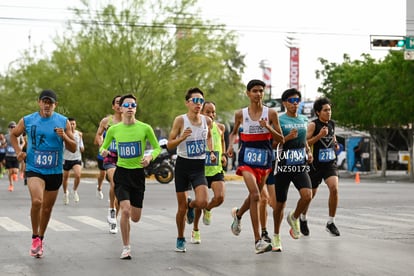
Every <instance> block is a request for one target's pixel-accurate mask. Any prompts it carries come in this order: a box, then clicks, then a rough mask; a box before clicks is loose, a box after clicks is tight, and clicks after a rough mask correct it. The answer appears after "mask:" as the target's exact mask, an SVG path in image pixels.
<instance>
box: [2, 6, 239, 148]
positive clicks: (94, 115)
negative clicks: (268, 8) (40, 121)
mask: <svg viewBox="0 0 414 276" xmlns="http://www.w3.org/2000/svg"><path fill="white" fill-rule="evenodd" d="M82 3H83V8H81V9H74V12H75V14H76V19H75V20H72V21H70V22H69V24H68V27H67V30H66V32H65V33H64V34H62V35H61V36H57V37H56V38H55V39H54V42H55V44H56V50H55V51H54V52H53V53H51V55H50V56H48V55H46V54H45V55H44V56H43V57H42V58H40V59H34V58H32V56H34V54H35V53H33V52H30V53H29V52H28V53H26V55H24V56H23V57H22V58H21V59H19V60H18V61H16V63H15V65H14V68H17V69H10V70H9V71H8V72H7V73H6V75H5V76H2V77H1V78H0V82H1V86H0V87H1V88H0V93H1V95H2V98H3V96H5V98H6V99H12V98H14V97H16V96H18V97H19V98H22V99H24V106H25V108H21V106H22V103H20V104H19V105H17V104H15V103H13V104H10V105H8V106H7V105H6V104H4V102H3V101H2V103H1V104H0V105H1V108H2V110H6V109H3V107H5V108H7V111H8V112H5V114H6V115H5V119H4V120H5V121H7V120H10V118H11V115H12V114H13V116H21V115H23V114H25V113H26V112H27V110H28V109H29V108H28V107H30V109H33V110H36V105H35V100H36V99H37V95H38V93H40V91H41V89H44V88H50V89H53V90H55V91H56V92H57V94H58V98H59V102H60V104H61V105H60V106H58V109H57V111H58V112H61V113H63V114H65V115H67V116H70V117H76V119H77V121H78V125H79V129H80V130H82V131H83V132H84V133H85V134H87V133H94V132H95V131H96V128H97V126H98V124H99V121H100V120H101V119H102V118H103V117H104V116H105V115H106V114H108V113H111V99H112V98H113V96H115V95H117V94H126V93H133V94H134V95H135V96H136V97H137V99H138V110H137V117H138V118H139V119H140V120H142V121H145V122H148V123H150V124H151V125H152V126H153V127H154V128H155V127H160V128H162V129H164V130H165V131H168V129H169V127H170V125H171V124H172V120H173V118H174V117H175V116H176V115H178V114H180V113H184V112H185V110H184V105H183V102H184V94H185V91H186V90H187V89H188V88H190V87H194V86H198V87H200V88H201V89H202V90H203V91H204V92H205V97H206V99H208V100H212V101H215V102H216V104H217V108H218V113H219V116H220V115H221V117H223V118H224V115H225V114H226V113H227V112H228V111H229V110H230V111H232V110H235V109H236V108H239V107H240V106H241V105H242V104H243V102H244V101H245V99H244V97H243V95H244V94H243V91H244V85H243V84H242V81H241V75H242V73H243V70H244V67H245V64H244V56H243V55H241V53H240V52H239V51H238V50H237V36H236V35H235V33H234V32H232V31H227V30H226V28H225V26H224V25H221V24H213V23H212V22H210V21H205V20H203V19H201V16H200V12H199V11H198V10H197V9H196V4H197V1H196V0H181V1H173V3H171V2H167V3H166V1H161V0H158V1H143V0H130V1H124V2H123V3H122V8H118V7H117V6H114V5H108V6H105V7H104V8H103V9H99V10H95V9H94V8H92V6H91V4H90V3H89V1H86V0H83V1H82ZM36 51H40V50H38V49H36ZM13 111H14V112H13ZM16 111H17V112H16ZM231 113H232V112H231ZM13 119H15V117H13ZM5 124H6V122H5ZM86 136H87V135H86ZM86 136H85V137H86ZM85 143H88V141H85ZM90 145H91V141H90V144H88V145H87V146H90Z"/></svg>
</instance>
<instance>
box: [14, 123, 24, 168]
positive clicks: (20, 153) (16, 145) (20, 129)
mask: <svg viewBox="0 0 414 276" xmlns="http://www.w3.org/2000/svg"><path fill="white" fill-rule="evenodd" d="M23 132H24V120H23V118H22V119H20V121H19V122H18V123H17V125H16V127H15V128H14V129H13V131H12V132H11V134H10V142H11V145H12V147H13V148H14V151H15V152H16V155H17V160H19V161H22V160H24V159H25V158H26V153H25V152H23V151H22V148H21V147H20V142H19V137H20V135H22V134H23Z"/></svg>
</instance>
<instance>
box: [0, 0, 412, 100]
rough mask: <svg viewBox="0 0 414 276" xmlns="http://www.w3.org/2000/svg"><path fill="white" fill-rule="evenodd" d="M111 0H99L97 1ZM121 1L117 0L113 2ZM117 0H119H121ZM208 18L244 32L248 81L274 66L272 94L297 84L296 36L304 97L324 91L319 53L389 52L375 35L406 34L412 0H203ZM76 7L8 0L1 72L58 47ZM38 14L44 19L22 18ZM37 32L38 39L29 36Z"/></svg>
mask: <svg viewBox="0 0 414 276" xmlns="http://www.w3.org/2000/svg"><path fill="white" fill-rule="evenodd" d="M109 2H111V1H110V0H93V3H96V4H97V5H99V4H102V3H109ZM112 2H114V1H112ZM115 2H117V1H115ZM198 3H199V6H200V8H201V11H202V14H203V17H204V18H205V19H209V20H213V21H214V22H217V23H223V24H226V25H227V27H228V29H231V30H234V31H235V32H236V33H237V34H238V35H239V39H238V49H239V51H240V52H241V53H242V54H243V55H245V64H246V69H245V72H244V74H243V76H242V79H243V81H244V82H246V83H247V82H248V81H249V80H250V79H254V78H258V79H262V75H263V74H262V69H261V68H260V66H259V63H260V62H261V61H262V60H263V61H265V62H266V64H268V65H269V66H270V67H271V69H272V77H271V82H272V97H276V98H277V97H280V95H281V94H282V92H283V91H284V90H285V89H287V88H289V87H288V86H289V48H288V47H287V46H286V38H287V37H294V38H295V41H296V44H297V46H298V48H299V49H300V57H299V63H300V65H299V67H300V68H299V70H300V73H299V74H300V80H299V82H300V90H301V92H302V94H303V97H304V98H309V99H314V98H315V97H317V96H318V94H317V92H316V91H317V88H318V86H319V85H320V82H321V80H317V79H316V78H315V71H316V70H321V69H322V66H321V65H320V62H319V61H318V58H324V59H326V60H328V61H329V62H336V63H342V61H343V55H344V54H345V53H346V54H348V55H350V57H351V59H352V60H355V59H362V57H361V54H363V53H368V54H370V55H371V56H372V57H373V58H376V59H378V60H379V59H382V58H384V57H385V56H386V55H387V53H388V52H387V50H371V48H370V35H387V36H388V35H397V36H404V35H405V33H406V0H393V1H391V0H347V1H343V0H342V1H338V0H312V1H310V0H289V1H277V0H255V1H248V0H199V1H198ZM68 6H80V1H79V0H37V1H32V0H0V36H1V37H2V39H1V43H0V73H4V72H5V71H6V70H7V68H8V67H9V65H10V64H12V63H13V61H14V60H16V59H18V58H19V57H20V56H21V55H22V52H23V51H24V50H26V49H29V48H30V47H33V46H39V45H42V46H43V48H44V49H45V51H46V52H50V51H52V50H53V49H54V44H53V41H52V38H53V37H55V36H56V35H61V34H62V33H63V31H64V24H63V23H62V21H63V20H64V19H69V18H71V13H70V12H69V11H67V7H68ZM22 18H32V19H35V20H39V19H41V20H39V21H33V20H31V21H28V20H22ZM29 37H30V39H29Z"/></svg>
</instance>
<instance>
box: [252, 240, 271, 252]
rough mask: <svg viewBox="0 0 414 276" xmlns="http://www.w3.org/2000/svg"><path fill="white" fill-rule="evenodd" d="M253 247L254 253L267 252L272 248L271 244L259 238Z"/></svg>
mask: <svg viewBox="0 0 414 276" xmlns="http://www.w3.org/2000/svg"><path fill="white" fill-rule="evenodd" d="M255 249H256V254H261V253H264V252H269V251H271V250H272V244H271V243H268V242H265V241H264V240H262V239H260V240H259V241H258V242H256V246H255Z"/></svg>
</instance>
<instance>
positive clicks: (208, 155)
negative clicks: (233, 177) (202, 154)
mask: <svg viewBox="0 0 414 276" xmlns="http://www.w3.org/2000/svg"><path fill="white" fill-rule="evenodd" d="M214 155H215V156H216V162H214V163H213V162H211V156H210V154H206V162H205V165H206V166H217V162H218V158H219V152H218V151H215V152H214Z"/></svg>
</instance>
